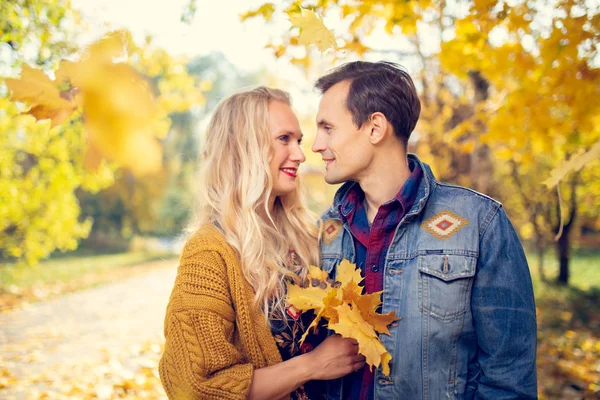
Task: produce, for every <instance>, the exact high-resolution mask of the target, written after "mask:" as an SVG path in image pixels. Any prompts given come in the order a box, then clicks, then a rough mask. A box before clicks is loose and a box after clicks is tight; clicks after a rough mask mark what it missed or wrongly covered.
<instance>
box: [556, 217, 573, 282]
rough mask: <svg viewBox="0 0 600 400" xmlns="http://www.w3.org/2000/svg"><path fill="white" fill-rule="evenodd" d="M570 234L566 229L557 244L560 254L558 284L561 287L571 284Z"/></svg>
mask: <svg viewBox="0 0 600 400" xmlns="http://www.w3.org/2000/svg"><path fill="white" fill-rule="evenodd" d="M569 248H570V246H569V233H568V230H567V229H566V226H565V230H564V231H563V234H562V235H561V236H560V238H559V239H558V242H557V243H556V250H557V253H558V260H559V266H560V269H559V272H558V279H557V282H558V283H559V284H560V285H567V284H569Z"/></svg>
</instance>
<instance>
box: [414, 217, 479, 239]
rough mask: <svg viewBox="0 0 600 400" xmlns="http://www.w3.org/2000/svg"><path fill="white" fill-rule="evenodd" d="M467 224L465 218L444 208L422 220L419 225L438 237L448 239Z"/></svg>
mask: <svg viewBox="0 0 600 400" xmlns="http://www.w3.org/2000/svg"><path fill="white" fill-rule="evenodd" d="M468 224H469V221H467V220H466V219H464V218H462V217H459V216H458V215H456V214H454V213H453V212H452V211H447V210H446V211H442V212H440V213H438V214H436V215H434V216H433V217H431V218H429V219H428V220H427V221H425V222H423V225H421V227H422V228H423V229H425V230H426V231H427V232H429V233H431V234H432V235H433V236H435V237H436V238H438V239H449V238H451V237H452V236H454V235H456V233H457V232H458V231H460V230H461V229H462V228H464V227H465V226H467V225H468Z"/></svg>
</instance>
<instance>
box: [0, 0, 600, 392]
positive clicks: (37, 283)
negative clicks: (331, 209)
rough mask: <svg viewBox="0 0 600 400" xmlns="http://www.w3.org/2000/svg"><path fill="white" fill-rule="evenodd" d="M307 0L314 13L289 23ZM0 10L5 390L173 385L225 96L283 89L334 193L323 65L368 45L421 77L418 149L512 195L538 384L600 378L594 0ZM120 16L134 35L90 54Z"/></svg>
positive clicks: (310, 195) (599, 95)
mask: <svg viewBox="0 0 600 400" xmlns="http://www.w3.org/2000/svg"><path fill="white" fill-rule="evenodd" d="M301 8H304V9H309V10H314V11H315V12H316V15H318V16H319V17H320V19H315V20H308V21H305V22H302V23H295V24H292V23H291V22H290V16H291V15H298V13H299V12H300V11H301ZM303 24H305V25H303ZM0 26H1V28H2V31H1V34H0V35H1V40H0V78H1V79H2V81H1V83H0V104H1V106H2V107H0V143H1V144H2V146H1V147H0V154H1V156H0V232H1V234H0V398H7V399H8V398H16V399H29V398H35V399H37V398H44V399H52V398H57V399H59V398H60V399H62V398H78V399H80V398H85V399H88V398H90V399H92V398H100V399H112V398H132V399H134V398H135V399H137V398H149V399H159V398H166V397H165V394H164V392H163V390H162V387H161V385H160V380H159V378H158V372H157V362H158V359H159V357H160V352H161V347H162V345H163V336H162V322H163V321H162V318H163V317H164V312H165V307H166V303H167V301H168V296H169V293H170V289H171V287H172V284H173V279H174V276H175V270H176V266H177V256H178V252H179V251H180V249H181V246H182V243H183V240H184V238H183V237H182V230H183V228H184V227H185V225H186V222H187V220H188V218H189V216H190V210H191V207H192V199H193V195H194V192H195V190H196V182H195V176H194V172H195V167H196V162H197V156H198V149H199V148H200V146H201V143H202V138H203V133H204V129H205V126H206V124H207V121H208V119H209V118H210V115H211V112H212V111H213V110H214V107H215V105H216V104H217V103H218V102H219V100H220V99H222V98H223V97H225V96H227V95H229V94H231V93H233V92H234V91H237V90H240V89H242V88H247V87H251V86H254V85H259V84H265V85H270V86H275V87H278V88H282V89H284V90H287V91H289V92H290V93H291V95H292V100H293V104H294V108H295V111H296V112H297V115H298V117H299V119H300V121H301V125H302V128H303V132H304V135H305V140H304V146H305V148H304V150H305V153H306V155H307V162H306V163H305V164H303V166H302V167H301V173H302V179H303V182H304V184H305V190H306V195H307V199H308V203H309V206H310V208H311V209H312V210H313V211H314V212H315V213H320V212H321V211H323V210H324V209H325V208H326V207H327V206H328V204H329V202H330V201H331V199H332V197H333V193H334V192H335V190H336V187H333V186H328V185H326V184H325V182H324V180H323V171H324V166H323V164H322V162H321V160H320V156H318V155H315V154H313V153H312V152H311V151H310V146H311V144H312V138H313V137H314V134H315V122H314V118H315V115H316V110H317V107H318V101H319V96H318V94H317V93H316V91H315V90H313V88H312V84H313V82H314V81H315V79H316V78H317V77H319V76H320V75H322V74H324V73H325V72H327V71H328V70H329V69H331V68H333V67H335V66H337V65H339V64H341V63H343V62H347V61H353V60H359V59H364V60H369V61H377V60H389V61H394V62H397V63H400V64H402V65H403V66H404V67H405V68H406V69H407V70H408V71H409V72H410V74H411V76H412V77H413V79H414V80H415V83H416V85H417V87H418V90H419V92H420V96H421V101H422V105H423V110H422V114H421V119H420V121H419V124H418V125H417V128H416V130H415V132H414V133H413V137H412V138H411V141H410V143H409V150H410V151H411V152H415V153H417V154H418V155H419V156H420V157H421V159H422V160H423V161H425V162H427V163H429V164H430V165H431V166H432V168H433V171H434V173H435V174H436V176H437V178H438V179H439V180H442V181H446V182H450V183H454V184H457V185H463V186H468V187H470V188H473V189H475V190H477V191H480V192H482V193H485V194H487V195H489V196H492V197H494V198H496V199H498V200H499V201H501V202H502V203H503V204H504V207H505V208H506V210H507V213H508V214H509V216H510V218H511V220H512V222H513V224H514V225H515V228H516V229H517V231H518V233H519V235H520V237H521V240H522V241H523V243H524V245H525V248H526V251H527V256H528V260H529V265H530V269H531V273H532V276H533V280H534V291H535V295H536V302H537V303H536V304H537V313H538V339H539V344H538V380H539V390H540V398H543V399H559V398H561V399H592V398H600V313H598V307H599V306H600V212H599V210H600V162H599V159H600V79H599V78H600V69H599V67H600V58H599V57H598V43H599V38H600V2H598V1H597V0H587V1H584V0H572V1H566V0H565V1H562V0H560V1H559V0H552V1H546V0H544V1H536V0H529V1H521V0H514V1H496V0H473V1H462V0H453V1H449V0H448V1H415V0H408V1H407V0H400V1H393V0H383V1H375V0H365V1H347V0H336V1H334V0H319V1H312V2H310V1H288V0H286V1H282V2H277V3H269V2H264V1H254V0H252V1H249V0H244V1H242V0H230V1H227V2H225V1H221V2H217V1H202V0H171V1H168V2H164V1H143V0H94V1H91V0H70V1H69V0H0ZM311 28H315V29H311ZM327 29H328V30H327ZM311 32H312V33H311ZM315 32H316V33H315ZM329 32H331V33H332V35H333V36H332V37H333V38H334V39H332V40H333V42H331V43H330V42H328V40H329V39H328V38H330V36H329ZM111 35H112V36H111ZM107 37H113V38H114V37H118V38H120V39H122V42H119V43H125V45H123V46H125V47H126V52H125V53H124V54H123V55H122V56H121V57H120V58H118V59H117V60H116V61H115V60H114V59H111V58H110V57H109V64H110V65H109V68H103V67H102V68H96V69H94V68H95V67H97V66H98V65H100V66H103V65H105V64H102V62H105V60H104V59H101V56H102V51H105V50H106V49H107V48H108V47H109V45H107V44H106V43H110V42H109V41H102V40H104V39H106V38H107ZM103 38H104V39H103ZM99 41H100V42H99ZM98 43H100V45H98ZM323 43H325V44H323ZM320 45H321V46H322V47H320ZM102 46H104V47H102ZM123 46H118V47H123ZM88 49H92V50H89V51H88ZM103 49H104V50H103ZM106 51H108V50H106ZM86 52H87V53H86ZM86 54H87V57H88V58H87V60H88V63H87V64H85V63H81V64H69V63H68V62H69V61H70V62H74V63H76V62H78V60H81V59H85V57H86ZM90 54H91V55H90ZM99 54H100V55H99ZM90 60H91V61H90ZM102 60H104V61H102ZM113 61H114V63H113ZM117 62H119V63H121V64H122V65H127V68H128V69H127V70H126V71H125V70H124V69H123V68H117V69H114V70H113V69H111V68H112V67H113V66H114V65H115V63H117ZM121 64H119V65H121ZM69 65H75V66H78V67H76V68H74V69H73V70H75V72H73V71H71V72H68V73H67V72H65V71H67V70H68V66H69ZM27 66H29V67H32V68H34V69H36V70H37V71H40V72H43V73H44V74H45V77H44V76H41V77H40V76H39V75H35V74H34V72H28V70H27V68H28V67H27ZM85 71H88V72H89V71H93V73H92V72H90V73H89V74H88V76H87V78H86V79H87V81H85V82H86V83H85V84H84V83H82V84H81V86H78V85H77V84H75V82H76V81H77V80H76V79H75V74H76V73H77V72H79V73H80V74H83V72H85ZM130 71H135V77H136V78H135V79H139V81H140V82H142V83H143V87H144V88H145V89H144V90H146V91H148V92H149V93H150V94H151V95H152V98H153V103H152V108H148V109H144V108H143V105H140V104H142V103H144V102H143V101H141V100H140V97H138V96H137V94H138V93H140V92H136V91H134V90H132V91H130V92H127V91H126V90H125V86H127V84H123V85H122V82H125V81H126V80H127V79H125V78H126V77H128V76H129V75H127V74H128V73H130ZM27 74H29V75H27ZM65 74H67V75H68V74H71V75H69V77H70V81H69V82H70V83H69V84H68V85H67V86H65V84H66V82H67V81H63V80H61V79H62V78H61V77H63V76H65ZM26 75H27V76H29V78H26ZM34 75H35V76H34ZM124 77H125V78H124ZM77 79H79V81H80V82H83V78H82V77H81V76H79V77H78V78H77ZM129 81H131V79H129ZM136 82H137V81H136ZM120 85H121V86H120ZM78 87H79V89H78ZM119 87H121V88H122V89H123V90H119ZM81 88H83V89H81ZM115 88H116V89H115ZM80 89H81V90H80ZM79 91H80V92H81V93H79ZM16 93H20V94H19V96H20V97H19V96H17V95H16ZM144 93H145V92H144ZM11 94H12V97H11ZM78 98H81V99H82V100H81V102H79V100H77V99H78ZM48 99H49V100H48ZM49 104H53V106H49ZM119 104H122V105H123V109H124V110H131V112H125V113H123V112H122V110H121V109H119V108H118V107H119ZM150 109H151V110H152V113H151V114H152V116H153V119H152V121H150V123H148V124H147V126H146V124H145V125H144V127H143V132H142V133H140V132H139V129H137V130H136V129H134V128H135V127H134V128H132V126H134V125H135V124H136V121H138V122H139V121H140V120H139V119H138V120H136V119H135V118H134V117H133V116H132V115H134V114H135V115H138V116H139V115H145V114H144V113H145V112H148V110H150ZM135 115H134V116H135ZM144 122H145V121H144ZM134 130H136V133H135V134H133V133H131V132H133V131H134ZM132 138H133V139H132ZM134 139H135V140H134ZM150 140H151V142H150Z"/></svg>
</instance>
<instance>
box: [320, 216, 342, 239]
mask: <svg viewBox="0 0 600 400" xmlns="http://www.w3.org/2000/svg"><path fill="white" fill-rule="evenodd" d="M341 230H342V221H340V220H339V219H328V220H327V221H325V223H324V224H323V242H325V244H329V243H331V241H332V240H333V239H335V238H336V237H337V236H338V235H339V234H340V231H341Z"/></svg>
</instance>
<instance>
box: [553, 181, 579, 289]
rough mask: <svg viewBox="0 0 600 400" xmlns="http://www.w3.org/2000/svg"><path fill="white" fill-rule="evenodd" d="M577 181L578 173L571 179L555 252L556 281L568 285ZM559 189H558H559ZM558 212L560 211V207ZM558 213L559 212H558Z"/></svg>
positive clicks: (575, 214) (575, 212) (575, 211)
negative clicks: (556, 261)
mask: <svg viewBox="0 0 600 400" xmlns="http://www.w3.org/2000/svg"><path fill="white" fill-rule="evenodd" d="M578 183H579V173H577V174H575V176H574V177H573V179H572V180H571V185H570V190H571V201H570V204H569V205H570V210H569V211H570V215H569V219H568V220H567V222H566V223H565V224H564V225H563V229H562V234H561V235H560V236H559V238H558V241H557V243H556V253H557V256H558V263H559V264H558V265H559V271H558V278H557V279H556V282H557V283H558V284H559V285H568V284H569V259H570V249H571V238H570V236H569V235H570V233H571V228H572V227H573V224H574V222H575V218H576V216H577V184H578ZM559 190H560V189H559ZM558 212H559V213H560V207H559V210H558ZM559 215H560V214H559ZM559 229H560V228H559Z"/></svg>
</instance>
